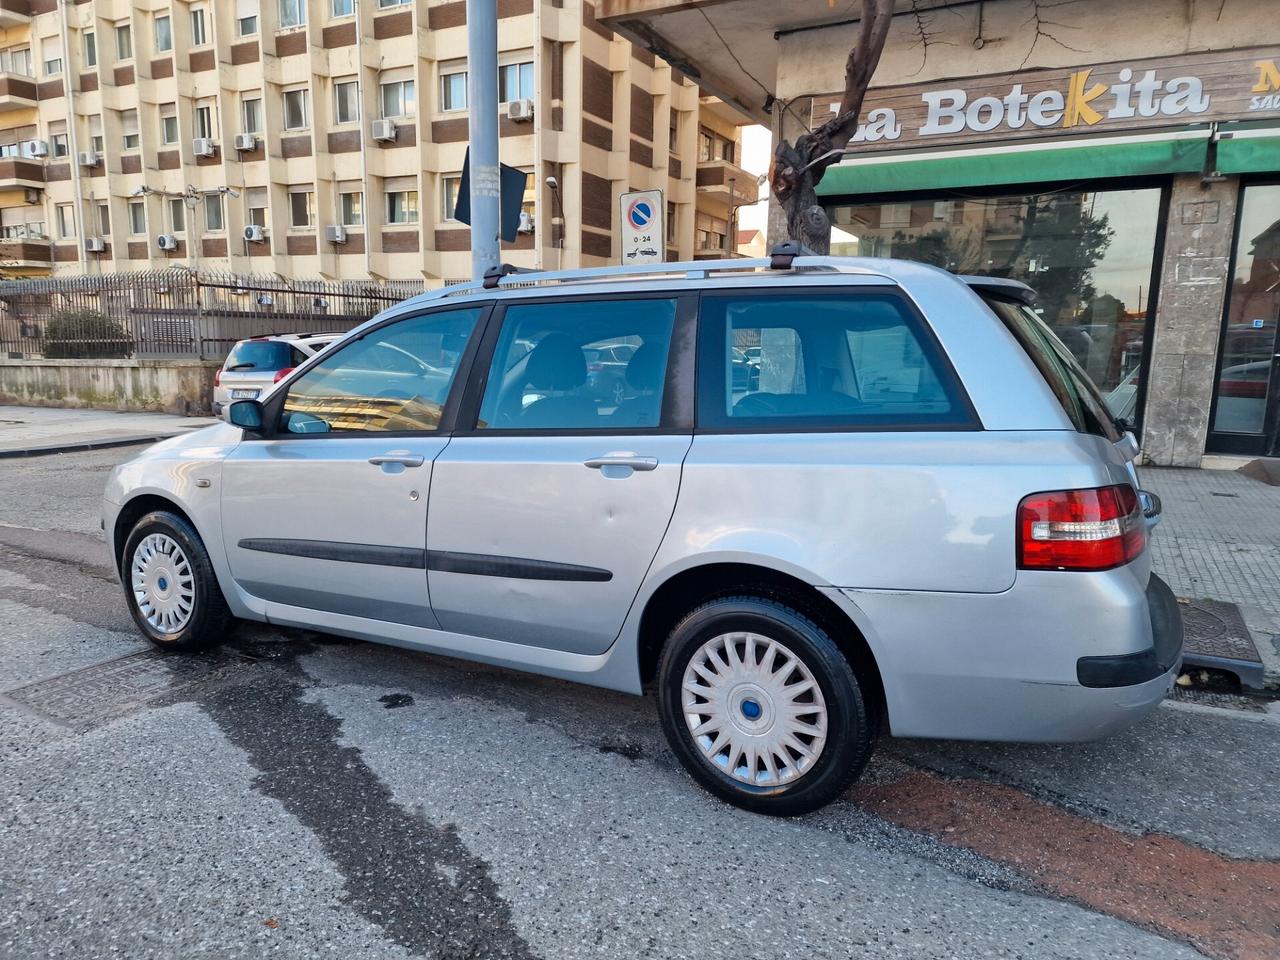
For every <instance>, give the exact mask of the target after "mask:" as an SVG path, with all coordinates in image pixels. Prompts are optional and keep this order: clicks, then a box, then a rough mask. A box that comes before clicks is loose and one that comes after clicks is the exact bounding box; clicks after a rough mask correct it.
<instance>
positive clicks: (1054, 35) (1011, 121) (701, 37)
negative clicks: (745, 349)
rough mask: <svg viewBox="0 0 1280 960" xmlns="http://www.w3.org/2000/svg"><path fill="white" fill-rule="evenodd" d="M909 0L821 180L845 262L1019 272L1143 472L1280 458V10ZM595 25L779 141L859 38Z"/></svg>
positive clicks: (817, 100) (759, 16) (805, 120)
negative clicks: (638, 47)
mask: <svg viewBox="0 0 1280 960" xmlns="http://www.w3.org/2000/svg"><path fill="white" fill-rule="evenodd" d="M897 10H898V16H896V17H895V19H894V21H893V24H892V28H891V30H890V33H889V39H888V43H887V45H886V47H885V51H884V55H883V58H882V59H881V62H880V65H879V67H878V69H877V71H876V74H875V77H874V80H873V84H872V89H871V90H870V92H869V93H868V96H867V98H866V100H865V102H864V105H863V118H864V122H863V124H862V126H861V128H860V129H859V131H858V133H857V135H856V136H855V137H854V138H853V140H852V141H851V142H850V143H849V144H848V147H847V153H846V155H845V157H844V159H843V160H842V161H841V162H840V163H839V164H837V165H836V166H834V167H832V168H830V169H829V170H828V171H827V174H826V176H825V177H824V179H823V181H822V182H821V184H820V186H819V194H820V198H821V200H822V203H823V205H824V207H825V209H826V211H827V213H828V215H829V216H830V218H831V221H832V223H833V232H832V252H833V253H841V254H849V255H872V256H898V257H908V258H912V259H918V260H924V261H926V262H930V263H936V264H938V265H940V266H943V267H946V268H948V269H951V270H954V271H957V272H967V273H985V274H995V275H1000V276H1009V277H1014V278H1016V279H1019V280H1023V281H1025V282H1026V283H1028V284H1029V285H1031V286H1032V287H1034V288H1035V289H1036V290H1037V291H1038V293H1039V302H1038V307H1037V309H1038V310H1039V311H1040V314H1041V316H1042V318H1043V319H1044V320H1045V321H1046V322H1047V323H1048V324H1049V325H1050V326H1051V327H1052V328H1053V329H1054V330H1055V331H1056V332H1057V333H1058V335H1059V337H1060V338H1061V339H1062V340H1063V342H1064V343H1065V344H1066V345H1067V346H1068V347H1069V348H1070V350H1071V351H1072V352H1073V354H1074V355H1075V357H1076V358H1077V359H1078V360H1079V361H1080V363H1081V365H1082V366H1084V367H1085V369H1086V370H1088V372H1089V373H1090V374H1091V376H1092V377H1093V379H1094V380H1095V381H1096V382H1097V383H1098V385H1099V386H1100V387H1101V388H1102V391H1103V393H1104V394H1105V395H1106V397H1107V400H1108V402H1109V403H1110V404H1111V406H1112V409H1113V412H1115V413H1116V415H1117V416H1120V417H1123V418H1126V419H1127V420H1129V421H1131V422H1132V423H1133V424H1134V426H1135V427H1136V428H1137V429H1138V431H1139V434H1140V437H1141V440H1142V445H1143V452H1144V456H1145V457H1146V459H1147V460H1148V461H1149V462H1152V463H1157V464H1176V465H1198V464H1200V463H1201V462H1202V459H1203V458H1204V457H1205V456H1206V455H1210V456H1217V455H1246V456H1258V455H1271V456H1276V455H1280V337H1278V335H1277V326H1278V322H1277V321H1278V320H1280V242H1278V241H1277V236H1280V20H1277V19H1276V17H1275V16H1274V13H1275V9H1274V4H1273V3H1270V2H1267V0H1228V2H1226V3H1214V4H1196V3H1190V4H1189V3H1185V2H1183V0H1144V2H1143V3H1142V4H1119V3H1113V2H1110V0H1078V2H1074V3H1071V4H1067V5H1064V4H1052V5H1051V4H1041V3H1036V2H1034V0H984V2H980V3H951V2H946V0H919V2H916V3H910V2H905V0H904V2H899V3H898V5H897ZM852 13H853V14H854V15H855V16H856V13H857V9H856V6H855V7H854V8H853V10H852ZM602 16H603V17H604V18H605V20H606V22H608V23H610V24H611V25H612V26H614V27H615V28H618V29H620V30H622V31H623V32H625V33H627V34H628V35H630V36H636V37H644V38H646V40H647V42H648V43H650V44H651V46H653V47H655V48H657V49H660V50H662V51H663V52H664V55H667V56H671V57H672V58H673V59H675V60H677V61H679V62H685V63H687V64H689V65H691V66H690V69H691V70H694V71H696V72H697V73H698V75H699V77H700V82H701V83H703V85H704V86H706V87H707V88H708V89H710V90H712V91H713V92H716V93H718V94H720V95H721V96H723V97H724V98H726V99H727V100H729V101H733V102H736V103H737V104H738V105H739V106H740V107H741V108H743V109H744V110H746V111H747V112H749V113H752V114H753V115H755V116H767V118H768V119H769V120H770V121H771V122H772V123H773V125H774V134H775V137H795V136H796V135H798V134H799V133H802V132H804V130H806V129H808V128H812V127H816V126H817V125H819V124H821V123H823V122H824V121H825V120H827V119H829V118H830V117H831V116H832V115H833V112H834V111H835V109H836V105H837V104H838V102H839V89H840V86H841V83H842V78H843V76H844V64H845V59H846V57H847V55H848V51H849V49H850V47H851V45H852V44H853V42H854V39H855V38H856V36H857V32H858V27H859V25H858V23H857V21H856V19H850V11H848V10H835V9H833V8H831V6H830V5H828V4H825V3H821V2H818V0H796V2H795V3H792V4H787V5H785V6H780V5H777V4H770V3H767V2H765V0H736V2H726V3H720V4H712V5H707V6H706V7H705V9H699V8H697V7H695V5H694V4H693V3H689V2H683V3H680V2H676V3H654V2H641V0H606V2H605V3H604V9H603V10H602ZM708 19H710V21H711V23H710V25H708V22H707V21H708ZM699 22H701V23H702V27H701V28H699V26H698V24H699ZM710 27H714V30H712V29H710ZM717 34H718V35H717ZM730 50H731V51H732V53H733V56H730V55H729V53H728V52H727V51H730ZM743 64H745V65H749V69H750V71H751V72H750V74H748V73H746V72H745V71H744V70H743V69H741V65H743ZM766 94H767V96H766ZM771 227H772V228H773V229H774V230H775V231H776V230H779V229H782V230H785V220H781V219H780V218H778V217H774V218H773V219H772V220H771Z"/></svg>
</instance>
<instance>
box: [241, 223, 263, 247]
mask: <svg viewBox="0 0 1280 960" xmlns="http://www.w3.org/2000/svg"><path fill="white" fill-rule="evenodd" d="M244 238H245V239H246V240H248V241H249V242H250V243H262V242H263V241H265V240H266V239H267V231H265V230H263V229H262V228H261V227H260V226H258V225H257V224H256V223H251V224H249V225H248V226H246V227H245V228H244Z"/></svg>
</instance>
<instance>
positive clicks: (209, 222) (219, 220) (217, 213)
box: [204, 193, 227, 233]
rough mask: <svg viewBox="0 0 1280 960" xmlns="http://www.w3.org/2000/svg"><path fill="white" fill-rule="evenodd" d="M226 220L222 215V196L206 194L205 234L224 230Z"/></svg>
mask: <svg viewBox="0 0 1280 960" xmlns="http://www.w3.org/2000/svg"><path fill="white" fill-rule="evenodd" d="M226 226H227V222H226V218H225V217H224V216H223V213H222V195H221V194H219V193H210V194H206V195H205V198H204V229H205V232H206V233H221V232H222V231H223V230H224V229H226Z"/></svg>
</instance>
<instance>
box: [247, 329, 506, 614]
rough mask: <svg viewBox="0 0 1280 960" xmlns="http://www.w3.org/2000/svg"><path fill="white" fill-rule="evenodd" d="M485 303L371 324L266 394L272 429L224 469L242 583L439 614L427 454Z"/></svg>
mask: <svg viewBox="0 0 1280 960" xmlns="http://www.w3.org/2000/svg"><path fill="white" fill-rule="evenodd" d="M485 314H486V309H485V308H482V307H467V308H450V309H440V310H435V311H431V312H428V313H421V314H417V315H413V316H409V317H406V318H403V319H397V320H393V321H391V322H389V323H387V324H384V325H381V326H378V327H374V328H371V329H370V330H369V331H368V332H366V333H365V334H364V335H363V336H361V337H360V338H359V339H357V340H354V341H352V342H350V343H347V344H344V345H343V346H341V347H340V348H338V349H337V350H334V351H333V352H326V353H325V354H324V355H323V356H322V357H320V358H318V359H317V360H316V361H315V362H313V363H312V364H311V365H310V366H309V367H308V368H306V369H305V370H304V371H302V373H300V374H299V375H298V376H295V377H294V378H292V379H291V380H290V381H289V382H288V383H287V384H286V385H285V386H284V387H283V388H282V390H281V392H280V393H279V394H278V395H274V396H272V397H271V398H270V400H269V401H268V403H267V404H266V407H265V410H264V416H265V419H266V422H268V423H271V424H273V425H274V429H270V430H268V431H266V433H265V435H264V436H262V437H259V438H246V442H244V443H241V444H239V445H238V446H237V447H236V449H235V450H234V451H233V452H232V453H231V455H230V456H229V457H228V458H227V460H226V462H225V464H224V466H223V472H222V524H223V539H224V541H225V543H226V549H227V559H228V562H229V564H230V568H231V573H232V576H233V577H234V578H235V580H236V582H237V584H238V585H239V586H240V587H241V588H243V589H244V590H246V591H248V592H249V593H251V594H253V595H255V596H258V597H261V598H263V599H264V600H266V601H268V602H269V604H278V605H282V606H283V607H286V608H303V609H305V610H313V611H324V612H326V613H330V614H343V615H347V616H353V617H362V618H367V619H373V620H384V621H393V622H397V623H406V624H413V625H416V626H426V627H433V626H435V625H436V621H435V618H434V616H433V615H432V613H431V603H430V598H429V595H428V593H427V578H426V569H425V567H426V562H425V554H424V551H425V548H426V527H427V496H428V492H429V490H430V485H431V471H432V464H433V463H434V461H435V459H436V457H437V456H438V455H439V453H440V451H441V450H442V449H444V447H445V444H446V443H447V442H448V433H447V432H446V429H445V424H444V420H445V417H446V410H450V411H451V409H452V408H450V407H449V406H448V404H449V400H450V397H451V395H452V394H453V392H454V381H455V379H456V374H457V371H458V369H459V367H461V366H463V365H465V364H466V363H468V362H469V359H468V354H467V346H468V344H469V343H470V342H471V340H472V338H473V337H476V336H477V331H478V329H479V327H480V325H481V322H482V320H483V318H484V315H485ZM471 349H472V351H473V352H474V345H472V348H471ZM454 402H455V404H456V399H455V401H454ZM269 612H270V608H269ZM288 618H289V617H288V615H287V614H286V613H285V612H283V611H282V615H281V619H288ZM296 619H301V620H303V621H304V622H305V621H306V618H305V617H297V618H296Z"/></svg>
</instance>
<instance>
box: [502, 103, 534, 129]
mask: <svg viewBox="0 0 1280 960" xmlns="http://www.w3.org/2000/svg"><path fill="white" fill-rule="evenodd" d="M507 119H508V120H514V121H516V122H517V123H526V122H528V121H530V120H532V119H533V101H532V100H512V101H511V102H510V103H508V104H507Z"/></svg>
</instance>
